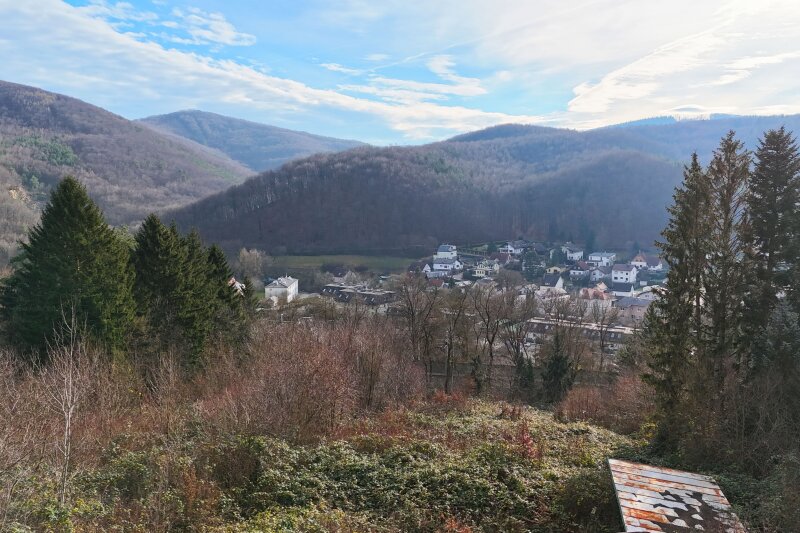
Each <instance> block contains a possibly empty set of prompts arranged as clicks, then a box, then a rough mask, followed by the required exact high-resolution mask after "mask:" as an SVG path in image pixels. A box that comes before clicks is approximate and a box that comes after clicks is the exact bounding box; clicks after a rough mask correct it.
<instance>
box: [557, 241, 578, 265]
mask: <svg viewBox="0 0 800 533" xmlns="http://www.w3.org/2000/svg"><path fill="white" fill-rule="evenodd" d="M561 251H562V252H564V254H565V255H566V256H567V261H580V260H581V259H583V250H582V249H580V248H578V246H576V245H575V244H573V243H571V242H568V243H566V244H564V245H563V246H562V247H561Z"/></svg>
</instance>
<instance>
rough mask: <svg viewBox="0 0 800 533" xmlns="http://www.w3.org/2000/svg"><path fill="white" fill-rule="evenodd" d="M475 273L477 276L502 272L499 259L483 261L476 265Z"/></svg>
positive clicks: (482, 276) (481, 276) (483, 276)
mask: <svg viewBox="0 0 800 533" xmlns="http://www.w3.org/2000/svg"><path fill="white" fill-rule="evenodd" d="M473 272H474V275H475V277H476V278H485V277H486V276H493V275H495V274H497V273H498V272H500V265H499V264H498V262H497V261H481V262H480V263H478V264H477V265H476V266H475V269H474V271H473Z"/></svg>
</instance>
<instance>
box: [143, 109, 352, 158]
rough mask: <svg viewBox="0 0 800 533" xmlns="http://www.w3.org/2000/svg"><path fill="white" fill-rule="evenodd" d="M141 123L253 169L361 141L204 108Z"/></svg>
mask: <svg viewBox="0 0 800 533" xmlns="http://www.w3.org/2000/svg"><path fill="white" fill-rule="evenodd" d="M140 122H141V123H143V124H146V125H148V126H151V127H153V128H155V129H156V130H158V131H162V132H167V133H170V134H172V135H177V136H180V137H184V138H186V139H190V140H192V141H194V142H197V143H200V144H202V145H204V146H208V147H209V148H214V149H217V150H219V151H220V152H222V153H224V154H226V155H227V156H228V157H230V158H231V159H233V160H234V161H238V162H239V163H241V164H242V165H244V166H246V167H248V168H250V169H252V170H253V172H263V171H265V170H270V169H273V168H278V167H280V166H281V165H283V164H284V163H286V162H288V161H291V160H292V159H299V158H301V157H308V156H310V155H314V154H319V153H323V152H340V151H342V150H347V149H350V148H355V147H356V146H361V145H362V144H363V143H360V142H358V141H348V140H344V139H334V138H331V137H323V136H321V135H312V134H310V133H305V132H302V131H292V130H287V129H283V128H277V127H275V126H268V125H266V124H259V123H256V122H249V121H247V120H240V119H237V118H231V117H225V116H222V115H217V114H215V113H206V112H203V111H178V112H177V113H170V114H168V115H159V116H155V117H148V118H144V119H142V120H141V121H140Z"/></svg>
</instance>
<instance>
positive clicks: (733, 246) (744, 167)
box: [703, 131, 752, 401]
mask: <svg viewBox="0 0 800 533" xmlns="http://www.w3.org/2000/svg"><path fill="white" fill-rule="evenodd" d="M750 162H751V158H750V153H749V152H747V151H746V150H745V149H744V146H743V145H742V143H741V142H740V141H738V140H736V138H735V136H734V132H732V131H731V132H730V133H728V135H727V136H725V137H724V138H723V139H722V141H721V143H720V146H719V148H717V150H715V152H714V157H713V158H712V160H711V163H710V164H709V166H708V176H709V183H710V187H711V194H710V197H711V202H710V204H709V215H710V216H711V221H712V223H711V225H710V228H709V239H708V248H707V254H708V257H709V268H708V269H707V271H706V274H705V283H704V284H703V302H704V307H705V309H704V313H705V314H706V315H707V323H708V328H707V330H708V332H707V334H708V352H707V354H706V357H705V363H706V365H705V368H704V370H706V375H705V378H707V379H709V380H710V381H708V382H706V386H709V387H711V389H712V391H713V393H712V394H711V395H708V396H709V398H710V400H711V401H713V400H714V398H715V397H716V396H717V395H718V394H719V392H720V391H721V389H722V385H723V378H724V370H725V366H726V365H727V364H732V363H738V362H739V357H740V356H741V354H742V349H743V343H744V341H745V340H746V339H744V338H743V337H742V331H743V329H742V327H743V324H744V323H743V312H744V301H745V295H746V292H747V288H748V284H749V283H750V282H751V281H752V277H751V275H750V273H751V271H752V265H751V263H750V262H749V260H748V257H749V256H751V255H752V254H751V253H750V251H749V247H748V241H749V240H750V239H749V238H748V236H749V235H750V234H751V230H750V222H749V216H748V213H747V205H746V202H745V199H746V193H747V187H748V181H749V178H750Z"/></svg>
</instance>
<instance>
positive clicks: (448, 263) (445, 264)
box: [433, 257, 464, 272]
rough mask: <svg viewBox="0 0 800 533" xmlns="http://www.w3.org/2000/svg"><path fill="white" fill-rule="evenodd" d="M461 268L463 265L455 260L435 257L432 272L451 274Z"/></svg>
mask: <svg viewBox="0 0 800 533" xmlns="http://www.w3.org/2000/svg"><path fill="white" fill-rule="evenodd" d="M462 268H464V265H463V264H462V263H461V261H459V260H458V259H457V258H452V259H450V258H439V257H435V258H434V259H433V270H434V272H436V271H438V272H453V271H455V270H461V269H462Z"/></svg>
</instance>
